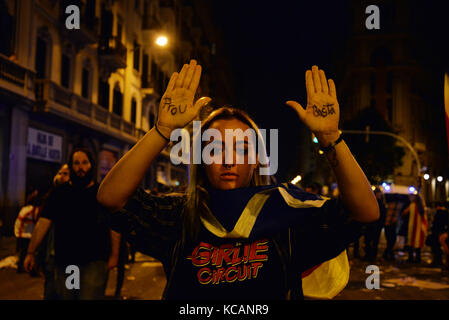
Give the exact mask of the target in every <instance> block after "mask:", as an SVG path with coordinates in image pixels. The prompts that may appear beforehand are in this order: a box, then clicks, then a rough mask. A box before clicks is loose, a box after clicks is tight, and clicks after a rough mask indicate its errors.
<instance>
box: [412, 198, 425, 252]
mask: <svg viewBox="0 0 449 320" xmlns="http://www.w3.org/2000/svg"><path fill="white" fill-rule="evenodd" d="M427 226H428V223H427V215H426V212H425V211H424V212H423V213H422V214H421V213H420V212H419V210H418V208H417V206H416V204H415V203H414V202H412V203H411V204H410V207H409V220H408V238H407V245H409V246H411V247H412V248H422V247H424V243H425V241H426V236H427Z"/></svg>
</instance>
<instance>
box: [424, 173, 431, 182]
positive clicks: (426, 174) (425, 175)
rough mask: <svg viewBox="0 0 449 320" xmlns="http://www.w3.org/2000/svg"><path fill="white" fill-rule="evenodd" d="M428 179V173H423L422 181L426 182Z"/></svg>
mask: <svg viewBox="0 0 449 320" xmlns="http://www.w3.org/2000/svg"><path fill="white" fill-rule="evenodd" d="M429 179H430V175H429V174H428V173H425V174H424V180H426V181H427V180H429Z"/></svg>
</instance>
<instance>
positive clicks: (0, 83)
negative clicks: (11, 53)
mask: <svg viewBox="0 0 449 320" xmlns="http://www.w3.org/2000/svg"><path fill="white" fill-rule="evenodd" d="M34 81H35V73H34V72H33V71H31V70H28V69H26V68H24V67H22V66H21V65H19V64H17V63H16V62H14V61H11V60H9V59H8V58H7V57H6V56H4V55H2V54H0V88H3V89H6V90H8V91H11V92H14V93H15V94H17V95H19V96H22V97H25V98H28V99H30V100H34V91H33V87H34Z"/></svg>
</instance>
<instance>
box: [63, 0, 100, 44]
mask: <svg viewBox="0 0 449 320" xmlns="http://www.w3.org/2000/svg"><path fill="white" fill-rule="evenodd" d="M69 5H76V6H78V8H79V9H80V29H73V30H69V29H67V28H66V25H65V23H66V19H67V17H68V14H67V13H65V9H66V7H67V6H69ZM60 8H61V9H60V15H59V23H60V24H61V27H60V28H59V29H60V32H61V35H62V37H63V38H64V39H68V40H70V41H72V42H73V43H74V44H75V46H76V47H77V48H78V49H80V48H83V47H84V46H86V45H89V44H94V43H97V42H98V39H99V37H98V33H99V19H98V18H97V17H96V16H95V11H94V10H95V9H94V8H89V7H88V6H87V5H85V4H84V3H83V1H81V0H64V1H62V3H61V6H60Z"/></svg>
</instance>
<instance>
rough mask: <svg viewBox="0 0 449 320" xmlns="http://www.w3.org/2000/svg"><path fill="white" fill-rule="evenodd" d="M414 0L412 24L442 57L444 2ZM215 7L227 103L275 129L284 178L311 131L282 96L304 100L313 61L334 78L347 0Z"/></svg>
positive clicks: (236, 2) (345, 31) (232, 2)
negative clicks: (228, 68)
mask: <svg viewBox="0 0 449 320" xmlns="http://www.w3.org/2000/svg"><path fill="white" fill-rule="evenodd" d="M412 2H413V1H410V3H412ZM417 3H418V5H419V6H420V7H419V8H418V12H422V16H421V17H422V19H420V20H418V21H415V27H416V29H417V30H420V32H422V33H424V34H425V35H426V38H427V39H428V40H429V50H432V52H434V54H435V57H436V58H438V59H435V61H442V60H443V58H442V55H443V54H444V52H445V53H446V56H447V57H448V59H447V60H449V55H447V52H448V51H447V43H446V44H443V41H441V40H443V39H446V42H448V40H449V39H448V37H447V36H443V34H442V28H445V29H446V30H447V31H449V28H448V27H447V22H446V21H447V15H448V14H449V11H447V10H446V9H445V8H443V7H444V6H447V5H444V4H441V2H440V1H428V2H426V3H424V2H423V1H421V3H420V2H419V1H417ZM213 9H214V21H215V23H216V24H217V25H218V26H219V28H220V29H221V30H222V32H223V35H224V38H225V47H226V50H227V54H228V56H229V57H230V58H231V62H232V67H233V72H234V75H235V77H236V84H237V85H236V90H237V92H236V94H237V97H236V101H229V103H230V104H232V105H234V106H236V107H239V108H242V109H244V110H246V111H248V113H249V114H250V116H252V117H253V119H255V121H256V123H257V124H258V125H259V127H261V128H265V129H270V128H278V129H279V148H280V150H279V158H280V159H279V164H280V168H279V171H278V178H281V180H283V181H285V180H287V179H290V178H292V177H291V174H292V172H295V170H296V169H295V168H298V157H300V152H301V151H300V149H299V148H297V147H292V146H295V145H298V144H300V143H301V138H304V137H309V135H308V131H307V130H306V129H305V128H304V126H303V125H302V124H301V121H300V120H299V118H298V116H297V115H296V113H295V112H294V111H293V110H292V109H290V107H288V106H286V105H285V103H284V102H285V101H287V100H289V99H292V100H296V101H298V102H299V103H301V104H302V105H303V107H305V103H306V91H305V81H304V72H305V71H306V69H307V68H310V67H311V66H312V65H313V64H317V65H318V66H319V67H320V68H322V69H324V70H325V71H326V74H327V76H328V78H334V79H335V78H336V77H337V78H338V75H336V70H335V62H336V59H338V57H339V55H340V54H341V53H342V50H344V44H345V41H346V39H347V37H348V35H349V32H350V30H349V29H350V19H351V18H350V14H351V12H350V9H349V0H339V1H276V2H274V1H267V2H264V1H249V0H248V1H246V0H245V1H241V0H228V1H213ZM381 14H382V12H381ZM431 46H433V47H431ZM339 76H341V75H339ZM336 85H337V90H338V85H339V83H338V81H337V83H336ZM289 170H290V173H289V174H288V175H287V172H288V171H289ZM298 173H299V172H298Z"/></svg>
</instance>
